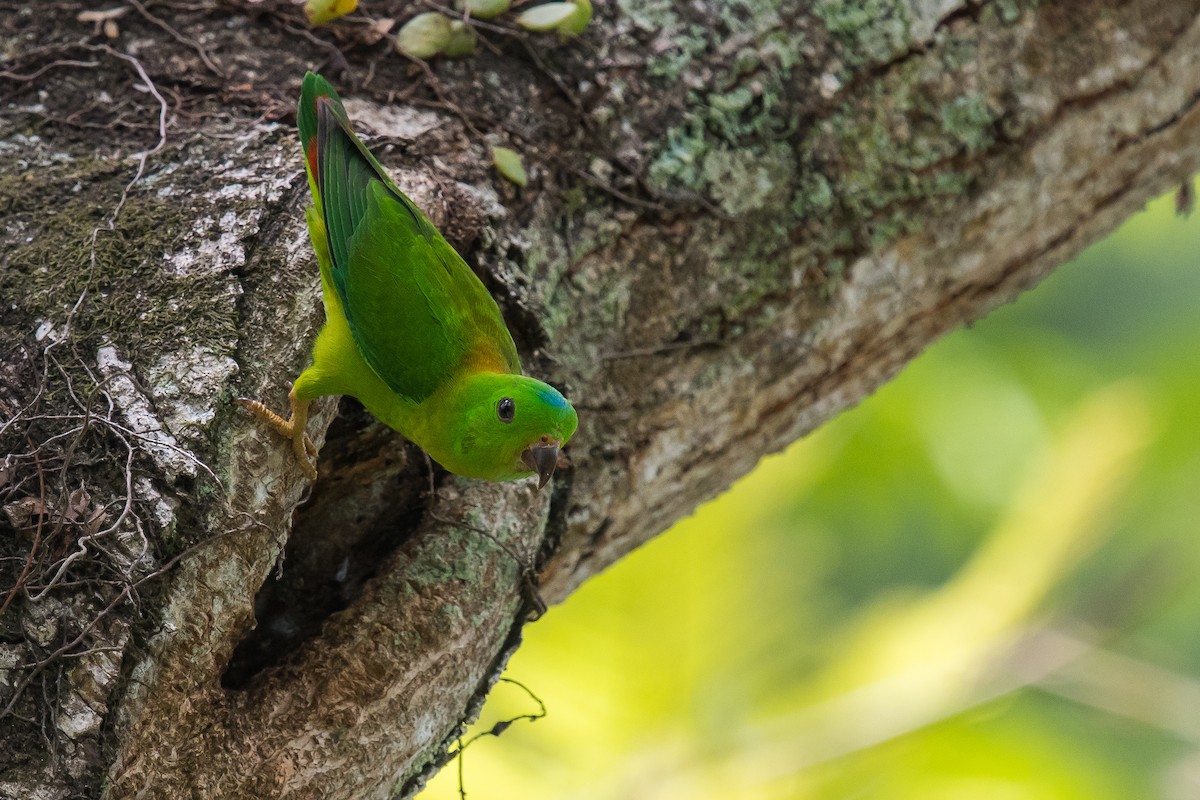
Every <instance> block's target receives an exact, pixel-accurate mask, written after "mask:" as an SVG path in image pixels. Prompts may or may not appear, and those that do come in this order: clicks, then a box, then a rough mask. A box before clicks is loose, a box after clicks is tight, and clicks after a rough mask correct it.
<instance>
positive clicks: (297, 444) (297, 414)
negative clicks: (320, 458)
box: [236, 390, 317, 481]
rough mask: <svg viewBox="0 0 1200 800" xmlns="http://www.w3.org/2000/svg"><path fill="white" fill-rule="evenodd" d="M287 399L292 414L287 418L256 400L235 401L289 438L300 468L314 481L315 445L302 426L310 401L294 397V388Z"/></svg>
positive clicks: (240, 399) (244, 398) (306, 418)
mask: <svg viewBox="0 0 1200 800" xmlns="http://www.w3.org/2000/svg"><path fill="white" fill-rule="evenodd" d="M288 401H289V402H290V403H291V406H292V415H291V417H289V418H288V419H284V418H283V417H281V416H279V415H278V414H276V413H275V412H274V411H272V410H271V409H269V408H267V407H266V406H265V405H263V404H262V403H260V402H258V401H257V400H251V399H249V398H247V397H239V398H238V399H237V401H236V402H237V404H238V405H239V406H241V407H242V408H245V409H247V410H248V411H249V412H250V413H251V414H253V415H254V416H256V417H258V418H259V419H260V420H262V421H263V422H265V423H267V425H269V426H270V427H271V429H272V430H274V431H275V432H276V433H278V434H279V435H280V436H282V437H284V438H285V439H290V440H291V442H292V452H293V453H295V455H296V461H298V462H299V464H300V469H301V470H303V472H304V474H305V475H306V476H307V477H308V479H309V480H311V481H315V480H316V479H317V468H316V466H315V465H314V463H313V462H314V461H316V459H317V446H316V445H315V444H313V441H312V439H311V438H309V435H308V434H307V433H305V432H304V426H305V424H306V423H307V422H308V404H309V402H310V401H308V400H302V399H300V398H298V397H296V392H295V390H293V391H291V392H288Z"/></svg>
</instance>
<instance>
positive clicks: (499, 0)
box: [455, 0, 512, 19]
mask: <svg viewBox="0 0 1200 800" xmlns="http://www.w3.org/2000/svg"><path fill="white" fill-rule="evenodd" d="M464 7H465V8H467V9H468V10H469V11H470V12H471V16H472V17H474V18H475V19H492V18H493V17H498V16H500V15H501V14H503V13H504V12H505V11H508V9H509V8H511V7H512V0H466V2H463V0H459V2H458V3H457V4H456V5H455V8H458V9H460V10H461V9H463V8H464Z"/></svg>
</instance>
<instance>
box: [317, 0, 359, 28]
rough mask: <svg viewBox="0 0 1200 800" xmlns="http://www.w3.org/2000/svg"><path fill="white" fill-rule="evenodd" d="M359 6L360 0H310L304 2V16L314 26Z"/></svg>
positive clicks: (341, 15)
mask: <svg viewBox="0 0 1200 800" xmlns="http://www.w3.org/2000/svg"><path fill="white" fill-rule="evenodd" d="M357 7H358V0H308V2H307V3H305V4H304V16H306V17H307V18H308V24H309V25H312V26H313V27H314V28H315V27H317V26H318V25H324V24H325V23H326V22H330V21H332V20H335V19H337V18H338V17H344V16H346V15H347V14H349V13H350V12H351V11H353V10H354V9H355V8H357Z"/></svg>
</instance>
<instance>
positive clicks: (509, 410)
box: [496, 397, 517, 422]
mask: <svg viewBox="0 0 1200 800" xmlns="http://www.w3.org/2000/svg"><path fill="white" fill-rule="evenodd" d="M516 413H517V407H516V406H515V405H513V400H512V398H511V397H502V398H500V402H499V403H497V404H496V416H497V417H499V418H500V421H501V422H512V421H513V416H514V415H516Z"/></svg>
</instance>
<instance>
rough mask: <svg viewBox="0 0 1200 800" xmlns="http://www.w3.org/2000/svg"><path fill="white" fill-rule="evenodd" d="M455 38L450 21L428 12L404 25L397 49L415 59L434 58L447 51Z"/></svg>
mask: <svg viewBox="0 0 1200 800" xmlns="http://www.w3.org/2000/svg"><path fill="white" fill-rule="evenodd" d="M453 38H454V31H453V30H452V29H451V26H450V20H449V19H448V18H446V17H444V16H442V15H441V14H437V13H435V12H432V11H427V12H425V13H424V14H417V15H416V16H415V17H413V18H412V19H410V20H409V21H408V22H406V23H404V27H403V28H401V29H400V32H399V33H397V34H396V48H397V49H398V50H399V51H400V52H401V53H404V54H405V55H409V56H412V57H413V58H420V59H427V58H433V57H434V56H436V55H437V54H438V53H441V52H442V51H443V50H445V49H446V47H447V46H448V45H450V44H451V41H452V39H453ZM472 47H474V44H473V43H472Z"/></svg>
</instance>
